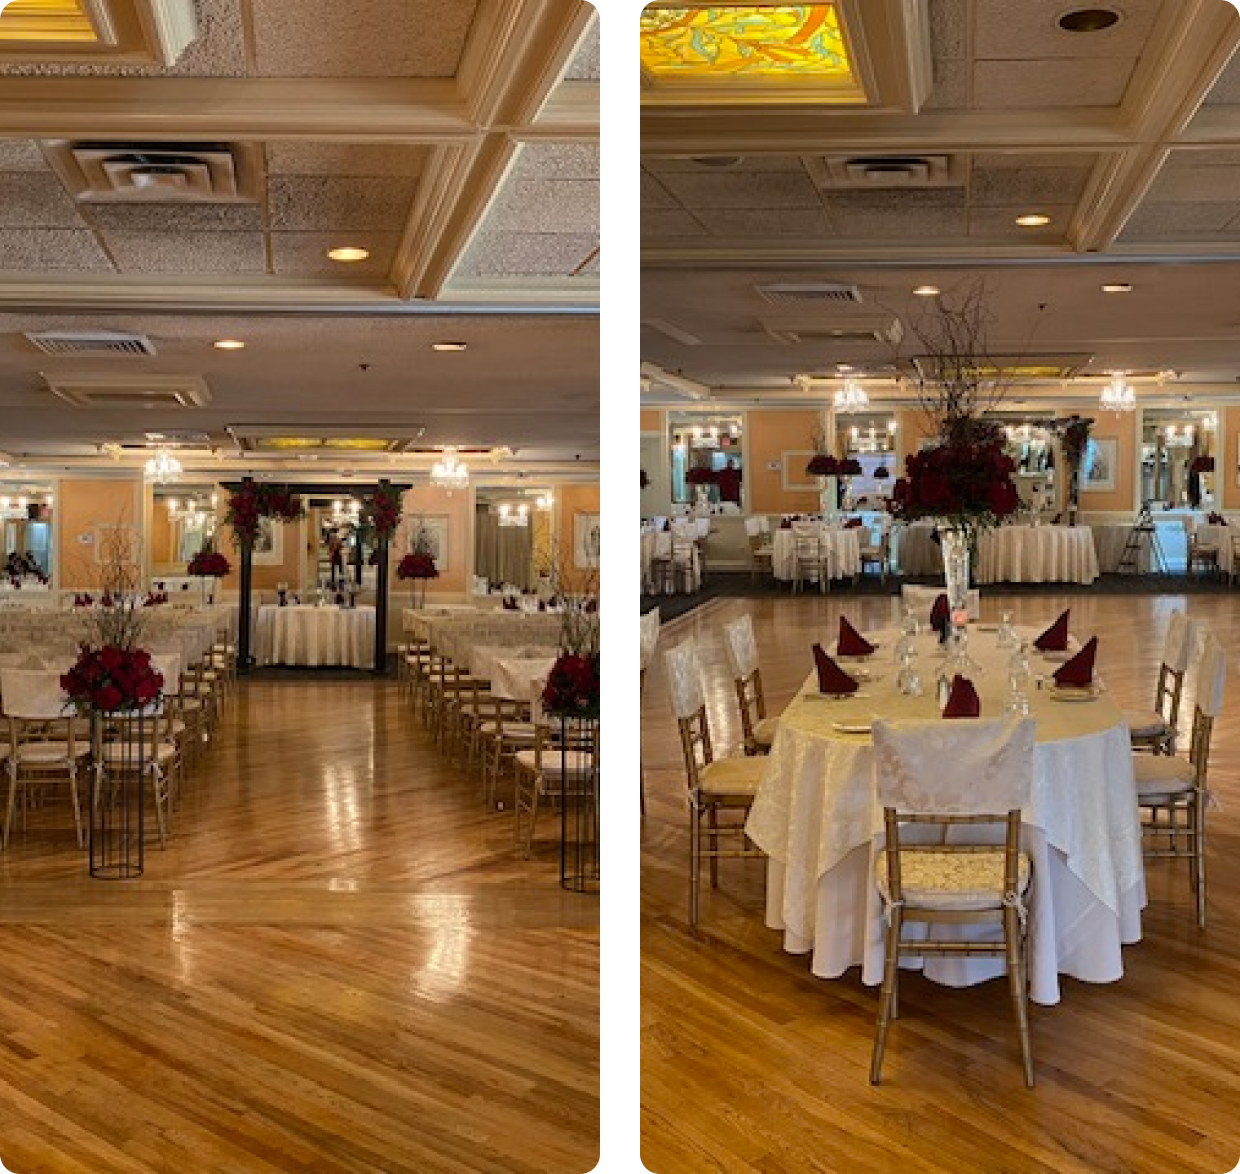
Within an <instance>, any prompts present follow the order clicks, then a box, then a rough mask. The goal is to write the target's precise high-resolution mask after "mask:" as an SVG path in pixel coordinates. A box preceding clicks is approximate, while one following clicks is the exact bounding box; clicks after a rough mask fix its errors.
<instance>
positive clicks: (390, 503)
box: [362, 484, 404, 539]
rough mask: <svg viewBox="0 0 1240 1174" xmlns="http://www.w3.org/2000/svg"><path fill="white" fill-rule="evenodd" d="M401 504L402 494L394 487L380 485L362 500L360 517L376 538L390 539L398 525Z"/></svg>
mask: <svg viewBox="0 0 1240 1174" xmlns="http://www.w3.org/2000/svg"><path fill="white" fill-rule="evenodd" d="M403 504H404V497H403V494H402V493H401V491H400V490H399V489H397V488H396V486H394V485H386V484H385V485H380V486H379V487H378V489H376V490H375V491H374V493H373V494H371V495H370V496H369V497H366V498H364V499H363V500H362V516H363V517H364V518H365V519H366V521H367V522H369V523H370V525H372V526H373V527H374V528H375V534H376V535H377V536H378V537H380V538H388V539H390V538H391V537H392V535H393V534H395V533H396V527H397V526H399V525H400V515H401V510H402V508H403Z"/></svg>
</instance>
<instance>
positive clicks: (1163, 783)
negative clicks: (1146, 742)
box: [1132, 754, 1193, 802]
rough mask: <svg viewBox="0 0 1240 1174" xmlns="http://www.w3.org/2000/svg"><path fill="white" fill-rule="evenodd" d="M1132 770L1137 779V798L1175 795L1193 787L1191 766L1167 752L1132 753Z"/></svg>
mask: <svg viewBox="0 0 1240 1174" xmlns="http://www.w3.org/2000/svg"><path fill="white" fill-rule="evenodd" d="M1132 771H1133V774H1134V775H1135V776H1136V779H1137V800H1138V802H1143V801H1144V800H1145V799H1146V798H1147V797H1150V798H1152V797H1154V796H1156V795H1177V794H1183V793H1184V792H1185V791H1191V790H1192V789H1193V767H1192V764H1191V763H1190V762H1189V761H1188V760H1187V759H1185V758H1172V757H1171V756H1170V755H1167V754H1134V755H1133V757H1132Z"/></svg>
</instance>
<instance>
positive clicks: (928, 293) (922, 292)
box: [913, 285, 942, 298]
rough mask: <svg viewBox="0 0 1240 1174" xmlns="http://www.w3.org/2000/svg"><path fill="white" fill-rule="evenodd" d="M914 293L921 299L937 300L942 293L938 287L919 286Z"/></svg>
mask: <svg viewBox="0 0 1240 1174" xmlns="http://www.w3.org/2000/svg"><path fill="white" fill-rule="evenodd" d="M913 292H914V293H915V294H916V295H917V296H918V297H919V298H937V297H938V296H939V294H940V293H941V292H942V291H941V290H940V289H939V287H938V286H937V285H919V286H918V287H917V288H916V289H915V290H913Z"/></svg>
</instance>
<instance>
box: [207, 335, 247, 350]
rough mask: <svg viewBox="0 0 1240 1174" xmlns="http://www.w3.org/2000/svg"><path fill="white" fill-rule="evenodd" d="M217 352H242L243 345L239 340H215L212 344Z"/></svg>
mask: <svg viewBox="0 0 1240 1174" xmlns="http://www.w3.org/2000/svg"><path fill="white" fill-rule="evenodd" d="M211 345H212V346H213V347H215V349H216V350H217V351H243V350H245V343H243V342H242V341H241V339H239V338H217V339H216V340H215V341H214V342H213V343H212V344H211Z"/></svg>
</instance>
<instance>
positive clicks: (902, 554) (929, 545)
mask: <svg viewBox="0 0 1240 1174" xmlns="http://www.w3.org/2000/svg"><path fill="white" fill-rule="evenodd" d="M895 548H896V566H897V567H899V568H900V574H902V575H909V576H912V577H914V578H920V577H922V576H925V575H941V574H942V573H943V551H942V549H941V548H940V547H939V544H938V543H937V542H935V541H934V527H933V526H932V525H930V523H929V522H914V523H913V524H912V525H910V526H897V527H896V529H895Z"/></svg>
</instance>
